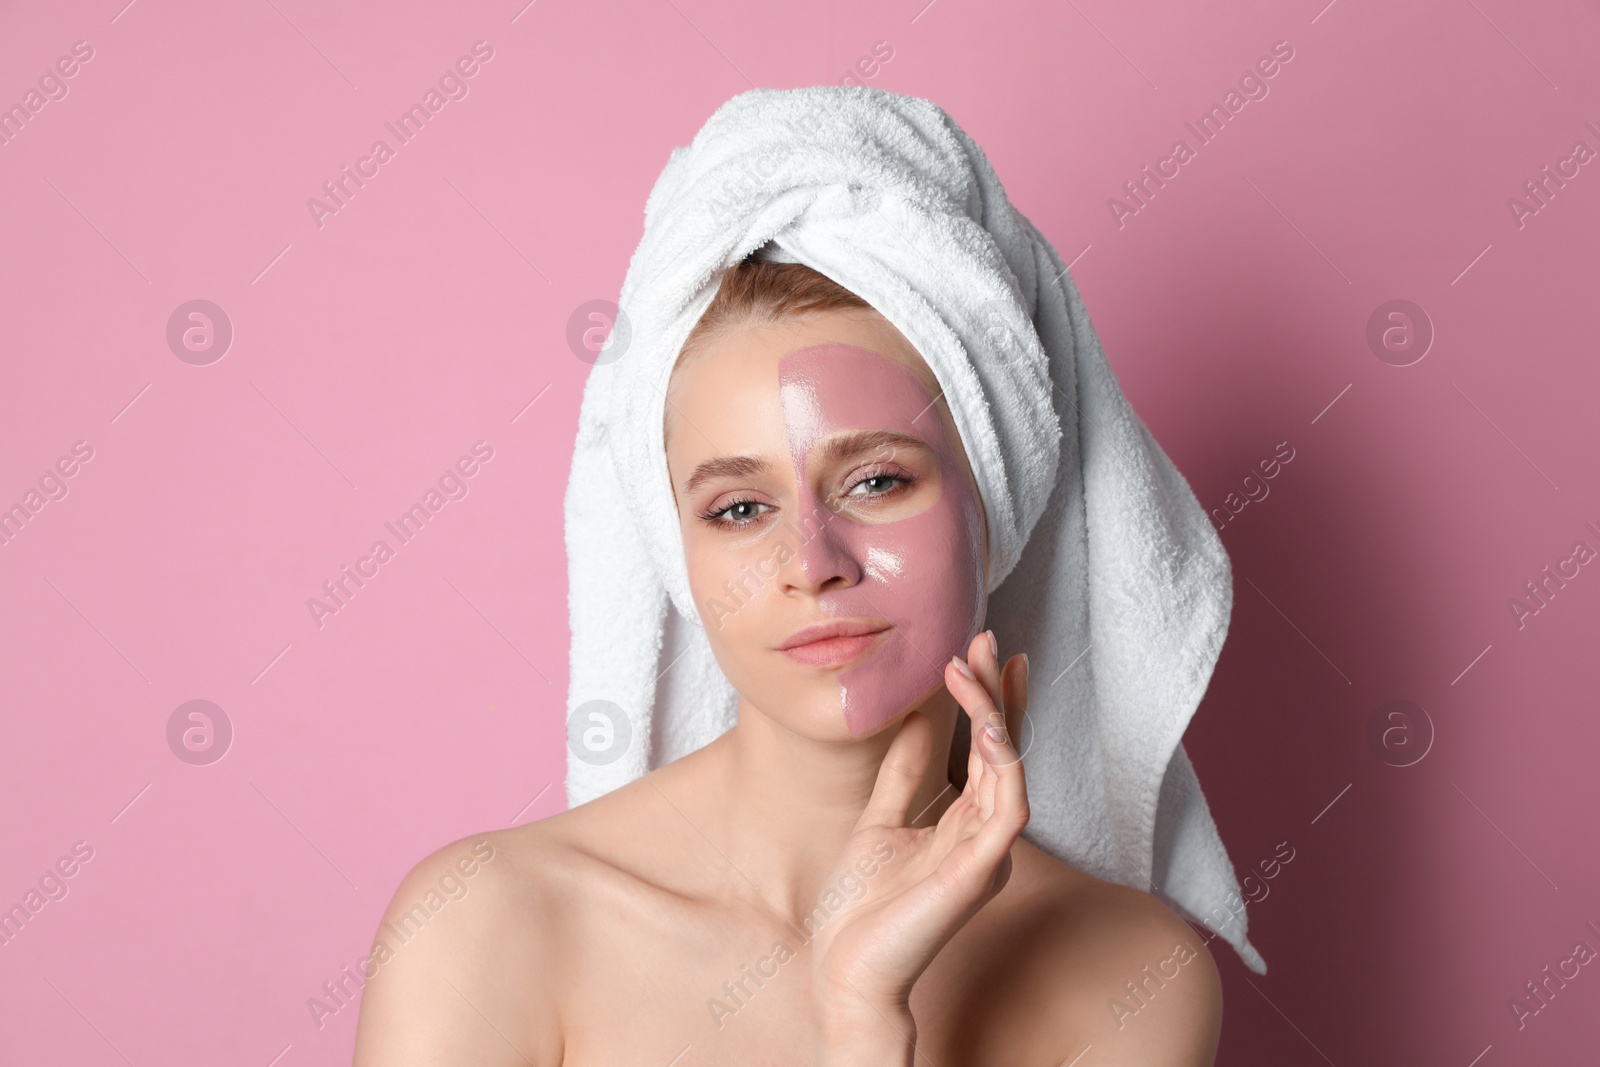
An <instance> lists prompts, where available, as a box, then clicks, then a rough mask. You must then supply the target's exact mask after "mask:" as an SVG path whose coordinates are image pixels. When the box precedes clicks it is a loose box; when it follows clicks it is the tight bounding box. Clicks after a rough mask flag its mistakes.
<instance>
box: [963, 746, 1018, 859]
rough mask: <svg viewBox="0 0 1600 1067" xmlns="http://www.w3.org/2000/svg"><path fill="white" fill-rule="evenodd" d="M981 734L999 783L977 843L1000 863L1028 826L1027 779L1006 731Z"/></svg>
mask: <svg viewBox="0 0 1600 1067" xmlns="http://www.w3.org/2000/svg"><path fill="white" fill-rule="evenodd" d="M989 725H992V724H989ZM980 735H981V736H980V739H979V741H978V743H979V744H980V745H982V746H983V749H982V751H983V758H984V760H985V762H987V763H988V765H989V769H990V771H991V772H992V773H993V774H994V778H995V782H994V802H993V807H992V809H991V810H990V812H989V813H988V817H987V818H986V819H985V820H984V822H983V825H982V826H981V827H980V828H979V829H978V835H977V838H976V840H977V841H978V845H979V848H980V850H981V851H982V852H983V853H984V854H985V855H988V856H991V857H992V859H993V860H994V861H995V862H998V861H999V859H1000V857H1001V856H1003V855H1005V854H1006V853H1007V852H1008V851H1009V850H1010V848H1011V846H1012V844H1013V843H1015V841H1016V839H1017V835H1018V834H1020V833H1021V832H1022V828H1023V827H1024V826H1026V825H1028V814H1029V812H1028V787H1027V779H1026V778H1025V776H1024V774H1023V770H1022V760H1021V759H1020V758H1019V757H1018V756H1017V752H1016V749H1015V748H1013V747H1012V745H1011V742H1010V740H1009V739H1007V738H1006V737H1005V734H1004V733H1003V731H1000V730H999V729H995V730H992V731H991V730H990V729H989V728H988V726H987V725H986V727H985V729H983V730H982V731H980Z"/></svg>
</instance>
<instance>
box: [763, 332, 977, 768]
mask: <svg viewBox="0 0 1600 1067" xmlns="http://www.w3.org/2000/svg"><path fill="white" fill-rule="evenodd" d="M778 374H779V382H780V389H781V397H782V404H783V416H784V428H785V431H786V433H787V436H788V440H789V451H790V455H791V456H792V457H793V459H794V464H795V473H796V476H797V481H798V483H799V486H800V493H799V500H798V504H799V508H798V511H799V522H800V525H801V529H802V531H803V536H802V538H801V543H800V549H799V556H800V563H801V566H802V567H803V568H804V570H805V573H806V576H807V577H808V578H809V579H811V580H812V581H813V582H817V583H821V582H825V581H827V580H828V579H830V578H833V577H836V576H838V577H843V578H844V579H846V581H847V582H848V583H849V584H848V587H845V588H832V589H828V590H825V591H824V592H822V593H821V594H820V595H819V598H818V600H819V603H820V604H821V607H822V610H823V611H824V612H826V613H827V614H829V615H836V616H841V617H848V616H865V617H867V618H878V619H883V620H885V621H887V622H888V623H889V624H890V625H891V626H892V627H893V629H892V630H891V631H890V633H889V636H888V638H887V639H886V640H885V641H883V642H882V643H881V644H879V645H878V647H877V648H876V649H875V650H874V651H873V652H872V653H871V654H870V655H868V656H867V658H866V659H864V660H862V661H860V662H859V663H855V664H852V665H851V666H849V667H846V668H845V669H844V670H842V671H840V672H839V676H838V677H839V687H840V693H839V706H840V710H841V711H842V713H843V715H844V720H845V724H846V726H847V727H848V728H849V730H850V732H851V734H853V735H855V736H858V737H859V736H862V735H864V734H868V733H871V732H872V731H874V730H876V729H878V728H880V727H881V726H883V725H884V724H885V723H887V722H889V721H891V720H892V719H894V718H895V717H897V716H898V715H899V714H900V713H901V712H903V711H905V710H906V709H907V708H909V707H911V706H912V705H913V704H914V703H916V702H917V701H918V700H919V699H921V698H922V697H923V696H924V695H925V694H927V693H928V692H929V691H930V690H932V689H933V688H934V687H935V686H937V685H938V684H939V682H940V681H941V679H942V678H943V676H944V666H945V664H946V663H948V662H950V657H951V656H953V655H959V654H963V653H965V651H966V649H967V645H968V643H969V642H970V641H971V640H972V638H973V636H974V635H975V634H976V633H977V632H978V627H979V625H981V623H982V621H983V615H984V609H985V607H986V603H987V599H988V589H987V582H986V580H985V576H984V573H983V558H982V546H983V510H982V507H981V505H980V503H979V501H978V499H977V494H976V492H975V491H974V490H973V488H972V486H971V485H970V484H969V483H968V481H967V478H966V477H965V473H964V472H963V470H962V467H961V462H960V458H959V457H958V456H957V454H956V452H955V449H954V447H953V446H952V444H951V442H950V440H949V439H948V437H947V435H946V434H945V432H944V427H943V425H942V423H941V422H940V419H939V413H938V412H937V411H935V410H934V407H933V404H934V397H933V396H931V395H930V394H929V393H928V390H927V389H926V387H924V386H923V384H922V382H921V381H920V380H919V379H918V378H917V376H916V375H915V374H913V373H912V372H911V370H910V369H908V368H906V367H904V366H902V365H900V364H899V363H896V362H894V361H893V360H891V359H889V358H888V357H886V356H881V355H879V354H878V353H876V352H871V351H868V350H867V349H864V348H856V347H854V346H852V345H837V344H830V345H816V346H814V347H811V348H802V349H799V350H797V351H794V352H790V353H788V354H787V355H785V356H783V358H782V359H781V360H780V361H779V371H778ZM878 429H884V430H894V431H898V432H900V433H903V434H909V435H910V436H912V437H915V438H917V439H918V440H920V441H922V442H923V443H924V444H926V445H928V446H929V447H930V448H931V449H932V451H933V453H934V455H935V457H936V459H937V464H938V470H939V495H938V498H937V499H936V500H934V501H933V502H932V503H930V504H928V505H927V506H925V507H924V508H923V509H922V510H920V511H918V512H916V513H915V514H913V515H908V516H905V517H903V518H900V519H896V520H895V521H892V522H884V523H863V522H857V521H854V520H852V519H851V518H850V517H849V516H848V515H846V514H834V513H833V512H831V511H830V510H829V509H828V508H827V506H826V505H825V504H824V503H823V502H822V501H821V500H820V499H819V498H818V497H817V496H816V493H815V490H814V489H813V488H812V485H811V480H810V479H809V478H808V477H807V474H806V470H807V462H808V459H809V458H810V457H811V452H812V446H813V445H814V443H815V442H816V441H817V440H818V439H819V438H822V437H825V436H827V435H829V434H832V433H836V432H838V431H841V430H878ZM838 584H840V585H843V584H844V583H838Z"/></svg>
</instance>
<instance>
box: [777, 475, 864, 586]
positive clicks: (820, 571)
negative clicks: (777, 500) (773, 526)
mask: <svg viewBox="0 0 1600 1067" xmlns="http://www.w3.org/2000/svg"><path fill="white" fill-rule="evenodd" d="M854 525H855V524H853V523H851V522H850V521H849V520H847V519H843V518H840V517H839V516H838V515H836V514H834V513H833V512H832V511H830V510H828V508H827V507H826V506H824V505H823V504H822V502H821V501H820V500H816V499H814V498H813V500H812V501H811V507H810V510H809V513H808V514H805V515H802V516H801V518H800V521H799V522H798V523H797V524H796V528H795V530H794V536H795V538H796V540H797V541H798V548H797V551H796V552H795V557H796V559H795V560H793V561H791V567H792V566H793V564H794V563H796V562H797V563H798V564H799V569H798V572H796V571H793V570H791V571H790V577H789V578H788V579H786V584H788V585H790V586H792V587H795V588H804V589H806V590H807V591H811V592H821V591H822V590H824V589H828V588H832V587H834V586H838V585H841V584H842V585H843V586H844V587H845V588H849V587H851V586H854V585H856V584H858V583H859V582H860V581H861V578H862V576H863V574H864V573H865V572H864V570H863V567H862V560H861V552H860V549H859V546H857V545H855V544H854V543H853V542H854V540H855V538H853V537H852V536H851V534H852V533H853V532H854V530H853V527H854Z"/></svg>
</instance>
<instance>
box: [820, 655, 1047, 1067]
mask: <svg viewBox="0 0 1600 1067" xmlns="http://www.w3.org/2000/svg"><path fill="white" fill-rule="evenodd" d="M967 664H970V670H971V672H972V675H971V676H969V675H968V674H966V673H964V672H963V669H962V668H963V667H965V666H967ZM944 682H945V686H946V687H947V688H948V689H949V690H950V692H951V694H952V695H953V696H954V697H955V698H956V700H957V701H958V702H960V704H961V706H962V707H963V708H965V709H966V712H967V715H968V717H969V718H970V719H971V722H972V747H971V751H970V754H969V756H968V760H967V784H966V787H965V788H964V789H963V790H962V792H961V795H960V796H959V797H957V798H956V800H955V801H954V803H952V804H951V805H950V807H949V808H948V809H947V810H946V811H945V813H944V815H943V816H942V817H941V818H940V819H939V822H938V825H936V826H929V827H921V828H917V827H913V826H910V825H908V823H910V822H914V821H915V820H916V817H917V815H918V814H920V812H908V808H909V806H910V804H911V801H912V798H913V797H914V796H915V795H916V792H917V789H918V787H919V786H921V784H922V780H923V776H924V775H925V774H926V773H927V769H928V761H929V758H930V756H931V754H932V750H933V728H932V726H931V725H930V723H929V721H928V718H927V716H925V715H923V714H922V713H921V712H919V711H913V712H912V713H911V714H910V715H908V716H907V717H906V719H905V721H904V722H903V723H902V724H901V727H900V731H899V733H898V734H896V735H895V738H894V740H893V742H891V743H890V745H889V751H888V752H887V754H885V756H884V759H883V764H882V766H881V767H880V768H879V770H878V779H877V783H876V784H875V786H874V787H873V790H872V797H871V799H870V800H869V801H868V802H867V806H866V809H865V810H864V811H863V812H862V813H861V818H860V819H858V820H857V821H856V825H855V828H854V829H853V830H852V831H851V834H850V838H849V840H848V841H847V842H846V844H845V847H844V849H843V850H842V851H841V853H840V856H839V860H838V862H837V863H836V864H835V866H834V870H833V872H832V875H831V876H830V878H829V880H828V882H827V883H826V885H827V887H828V888H829V889H832V890H833V891H834V892H840V891H841V882H843V884H844V887H846V888H848V887H849V886H851V885H853V884H856V883H862V884H864V885H865V890H866V891H865V893H864V894H862V895H861V896H860V898H859V899H857V900H854V901H851V902H850V903H849V904H848V906H847V907H845V908H844V909H843V910H842V911H840V912H839V913H838V914H836V915H834V916H832V917H831V918H830V919H829V920H828V922H827V923H826V925H824V926H823V927H822V928H821V930H820V931H819V932H818V933H817V935H816V937H815V938H814V940H813V941H812V951H813V956H812V969H813V990H814V994H813V995H814V1013H815V1017H816V1022H817V1026H818V1037H819V1042H820V1047H821V1049H822V1050H823V1051H824V1058H826V1051H827V1050H828V1049H829V1048H838V1047H840V1045H839V1035H842V1034H846V1033H849V1034H852V1035H856V1034H861V1033H862V1032H863V1031H871V1032H874V1033H875V1034H877V1035H880V1036H881V1038H882V1040H878V1039H876V1038H875V1039H874V1040H873V1042H872V1047H873V1048H874V1049H883V1050H890V1049H893V1050H895V1051H896V1053H897V1055H898V1054H899V1053H900V1052H901V1051H904V1052H906V1053H909V1050H910V1049H912V1047H913V1041H914V1030H913V1029H912V1025H913V1024H912V1019H911V1013H910V1008H909V1003H910V997H911V987H912V985H913V984H915V982H916V980H917V979H918V977H920V976H921V974H922V972H923V971H924V970H926V969H927V967H928V965H929V964H930V963H931V962H933V958H934V956H936V955H937V954H938V952H939V950H940V949H941V948H943V947H944V945H945V943H946V942H948V941H949V940H950V938H951V937H952V936H954V934H955V932H956V931H957V930H959V929H960V928H961V927H962V926H964V925H965V924H966V922H967V921H968V920H969V919H971V918H972V916H973V915H974V914H976V913H977V911H978V909H979V908H981V907H983V905H984V904H986V903H988V902H989V901H990V900H991V899H992V898H993V897H994V896H995V894H997V893H998V892H1000V889H1001V888H1002V887H1003V886H1004V885H1005V884H1006V880H1007V879H1008V878H1009V877H1010V876H1011V846H1012V844H1013V843H1015V841H1016V839H1017V835H1018V834H1020V833H1021V832H1022V828H1023V827H1024V826H1026V825H1027V823H1028V793H1027V788H1026V784H1025V782H1024V781H1023V774H1022V760H1021V758H1020V757H1019V756H1018V755H1017V751H1016V748H1015V747H1014V746H1013V745H1012V742H1011V738H1012V737H1013V736H1014V735H1015V733H1016V730H1017V729H1018V728H1020V726H1021V722H1022V716H1023V714H1024V712H1025V710H1026V708H1027V693H1028V677H1027V657H1026V656H1024V655H1018V656H1012V657H1011V659H1010V660H1009V661H1008V662H1007V663H1006V665H1005V668H1004V670H1003V671H1002V669H1001V666H1000V662H999V658H998V656H997V654H996V647H995V644H994V637H993V635H992V634H991V633H990V632H987V631H986V632H984V633H981V634H979V635H978V636H977V637H975V638H974V639H973V641H972V644H971V646H970V648H969V649H968V655H967V663H962V662H961V661H960V660H959V659H954V660H952V661H951V662H950V663H948V664H946V665H945V671H944ZM841 895H842V894H841ZM896 1033H898V1036H899V1038H900V1041H899V1043H895V1041H894V1039H895V1037H896ZM858 1045H859V1046H860V1047H863V1048H865V1047H866V1045H865V1043H864V1042H863V1041H862V1040H861V1039H860V1038H858V1037H855V1036H852V1037H851V1038H850V1041H849V1047H850V1048H851V1049H852V1051H853V1050H854V1049H855V1048H856V1047H858ZM830 1062H832V1061H830ZM863 1062H865V1060H863ZM877 1062H879V1063H881V1062H884V1061H882V1060H879V1061H877ZM905 1062H907V1063H909V1062H910V1060H909V1059H907V1060H906V1061H905Z"/></svg>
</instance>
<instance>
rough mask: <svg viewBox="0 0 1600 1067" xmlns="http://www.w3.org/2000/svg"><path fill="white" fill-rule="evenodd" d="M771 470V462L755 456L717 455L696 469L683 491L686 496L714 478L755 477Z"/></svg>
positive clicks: (684, 485) (685, 483)
mask: <svg viewBox="0 0 1600 1067" xmlns="http://www.w3.org/2000/svg"><path fill="white" fill-rule="evenodd" d="M770 470H772V465H771V464H769V463H768V462H767V461H766V460H764V459H759V458H757V457H755V456H717V457H716V458H714V459H708V460H706V461H705V462H704V463H702V464H700V465H699V466H698V467H696V468H695V469H694V473H693V474H691V475H689V478H688V480H687V481H685V482H684V483H683V492H684V495H685V496H688V495H690V494H693V493H694V491H695V490H696V489H699V488H700V487H701V486H702V485H704V484H706V483H707V482H709V481H711V480H712V479H713V478H754V477H755V476H757V475H760V474H766V473H767V472H769V471H770Z"/></svg>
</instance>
